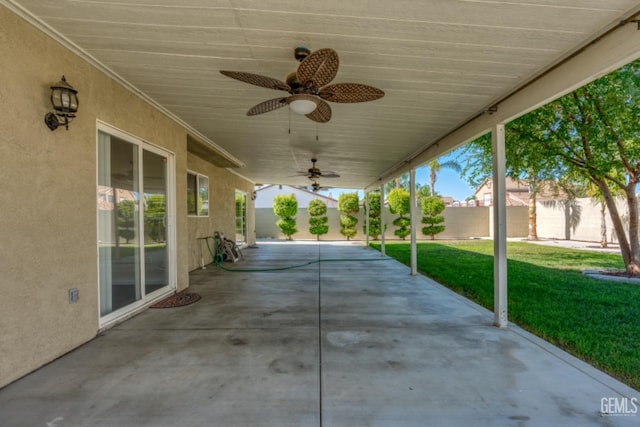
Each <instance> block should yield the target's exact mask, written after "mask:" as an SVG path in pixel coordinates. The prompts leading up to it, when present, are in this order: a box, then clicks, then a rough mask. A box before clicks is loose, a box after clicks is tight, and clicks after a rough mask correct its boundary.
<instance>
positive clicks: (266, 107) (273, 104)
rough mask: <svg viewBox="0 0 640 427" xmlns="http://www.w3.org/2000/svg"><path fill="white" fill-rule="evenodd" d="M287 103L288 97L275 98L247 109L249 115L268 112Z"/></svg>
mask: <svg viewBox="0 0 640 427" xmlns="http://www.w3.org/2000/svg"><path fill="white" fill-rule="evenodd" d="M287 105H288V104H287V98H273V99H270V100H268V101H264V102H261V103H260V104H257V105H254V106H253V107H251V109H250V110H249V111H247V116H256V115H258V114H264V113H268V112H269V111H273V110H277V109H278V108H282V107H286V106H287Z"/></svg>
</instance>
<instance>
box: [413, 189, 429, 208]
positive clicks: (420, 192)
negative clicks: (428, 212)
mask: <svg viewBox="0 0 640 427" xmlns="http://www.w3.org/2000/svg"><path fill="white" fill-rule="evenodd" d="M429 196H431V189H430V188H429V186H428V185H420V184H416V206H417V207H420V206H421V204H422V199H424V198H425V197H429Z"/></svg>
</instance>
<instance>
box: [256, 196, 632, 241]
mask: <svg viewBox="0 0 640 427" xmlns="http://www.w3.org/2000/svg"><path fill="white" fill-rule="evenodd" d="M536 208H537V231H538V237H539V238H541V239H561V240H582V241H587V242H599V241H600V235H601V213H600V206H598V205H597V204H595V203H594V202H593V201H592V200H591V199H590V198H587V197H585V198H580V199H574V200H552V201H544V202H539V203H538V204H537V206H536ZM618 209H619V211H620V212H621V214H622V219H623V221H624V222H628V220H629V219H628V218H629V213H628V209H627V207H626V205H625V204H624V203H623V202H620V201H619V202H618ZM327 216H328V218H329V234H325V235H323V236H321V237H320V238H321V239H322V240H345V237H344V236H343V235H341V234H340V212H338V210H337V209H336V208H329V209H328V210H327ZM356 216H357V217H358V234H356V236H355V238H354V239H355V240H363V239H364V237H365V234H364V230H363V225H364V213H363V212H362V211H361V212H359V213H358V214H357V215H356ZM443 216H444V218H445V222H444V224H445V227H446V229H445V231H444V232H442V233H440V234H438V235H437V236H436V238H437V239H470V238H474V237H492V236H493V225H492V224H493V209H492V208H491V207H486V206H480V207H448V208H446V209H445V210H444V212H443ZM395 217H396V215H391V214H390V213H389V210H388V209H386V211H385V223H386V225H387V231H386V233H385V239H398V238H397V237H396V236H395V235H394V234H393V231H394V230H395V227H394V226H393V224H392V222H393V220H394V218H395ZM420 217H421V215H420ZM296 219H297V228H298V230H299V231H298V233H296V234H295V235H294V236H293V238H294V239H298V240H306V239H314V240H315V238H316V237H315V236H313V235H311V234H310V233H309V214H308V213H307V211H306V209H300V210H299V211H298V216H297V217H296ZM277 220H278V218H276V216H275V215H274V214H273V210H272V209H271V208H260V209H256V237H257V238H263V239H264V238H271V239H283V238H284V236H283V235H282V233H281V232H280V230H279V229H278V227H277V226H276V221H277ZM605 224H606V229H607V241H608V242H609V243H617V238H616V234H615V232H614V230H613V226H612V224H611V219H610V217H609V214H608V212H607V213H606V216H605ZM421 228H422V224H419V226H418V239H429V238H430V237H429V236H424V235H423V234H422V233H421V232H420V229H421ZM527 235H528V208H527V207H526V206H508V207H507V237H515V238H517V237H522V238H525V237H527Z"/></svg>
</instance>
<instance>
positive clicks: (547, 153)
mask: <svg viewBox="0 0 640 427" xmlns="http://www.w3.org/2000/svg"><path fill="white" fill-rule="evenodd" d="M639 137H640V60H637V61H634V62H632V63H630V64H627V65H625V66H624V67H622V68H620V69H619V70H617V71H614V72H612V73H610V74H609V75H607V76H604V77H602V78H600V79H598V80H596V81H594V82H592V83H590V84H588V85H586V86H583V87H581V88H579V89H576V90H575V91H573V92H571V93H569V94H567V95H565V96H563V97H561V98H559V99H557V100H556V101H553V102H551V103H549V104H547V105H545V106H542V107H540V108H538V109H537V110H535V111H532V112H530V113H528V114H527V115H525V116H522V117H520V118H519V119H517V120H514V121H513V122H512V123H510V124H509V125H508V126H507V133H506V157H507V175H509V176H512V177H519V178H527V179H529V180H531V181H534V182H535V181H539V180H541V179H547V178H555V179H556V180H559V181H564V182H569V183H571V181H583V182H584V181H586V182H591V183H593V184H594V185H595V186H596V187H597V188H598V190H599V191H600V193H601V195H602V197H603V199H604V201H605V203H606V205H607V208H608V210H609V214H610V216H611V220H612V223H613V227H614V229H615V232H616V236H617V238H618V241H619V243H620V250H621V253H622V258H623V260H624V262H625V265H626V267H627V271H628V272H629V273H632V274H640V241H639V238H638V200H637V195H636V191H637V185H638V182H639V181H640V141H639ZM490 147H491V144H490V140H489V138H488V136H484V137H482V138H480V139H478V140H476V141H474V142H473V143H471V144H470V145H469V148H468V149H467V151H466V154H467V157H468V158H469V159H470V163H469V164H468V165H467V167H466V174H465V175H467V176H468V177H469V179H470V182H472V183H473V182H474V181H475V180H477V179H478V178H479V177H481V176H482V175H483V174H487V172H488V171H490V170H491V169H490V166H489V165H490V162H491V157H490V156H491V148H490ZM474 162H475V165H474V164H473V163H474ZM485 176H486V175H485ZM532 191H534V195H535V189H533V190H532ZM616 192H619V193H622V194H624V196H623V198H624V201H625V204H626V207H627V212H619V208H618V206H617V205H616V203H615V194H616ZM623 215H625V216H626V221H625V220H623Z"/></svg>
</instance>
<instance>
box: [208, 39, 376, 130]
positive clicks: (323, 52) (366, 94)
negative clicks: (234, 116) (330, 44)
mask: <svg viewBox="0 0 640 427" xmlns="http://www.w3.org/2000/svg"><path fill="white" fill-rule="evenodd" d="M295 58H296V59H297V60H298V61H300V65H299V66H298V70H297V71H296V72H293V73H291V74H289V75H288V76H287V81H286V83H285V82H282V81H280V80H278V79H274V78H271V77H267V76H262V75H260V74H253V73H246V72H243V71H225V70H222V71H220V73H222V74H223V75H225V76H227V77H231V78H233V79H236V80H240V81H241V82H245V83H249V84H252V85H255V86H260V87H265V88H268V89H276V90H282V91H285V92H288V93H289V96H285V97H280V98H273V99H269V100H267V101H264V102H261V103H259V104H257V105H255V106H253V107H252V108H251V109H250V110H249V111H247V116H255V115H258V114H263V113H268V112H269V111H274V110H277V109H279V108H282V107H286V106H287V105H288V106H289V107H290V108H291V110H293V111H294V112H295V113H298V114H303V115H305V116H307V117H308V118H309V119H311V120H313V121H314V122H318V123H326V122H328V121H329V120H331V107H330V106H329V104H327V102H325V101H330V102H337V103H355V102H367V101H374V100H376V99H380V98H382V97H383V96H384V92H383V91H382V90H380V89H378V88H375V87H373V86H369V85H364V84H360V83H335V84H332V85H329V83H330V82H331V81H332V80H333V79H334V78H335V76H336V74H337V73H338V66H339V64H340V60H339V59H338V54H337V52H336V51H335V50H333V49H329V48H325V49H320V50H317V51H315V52H313V53H310V51H309V50H308V49H307V48H304V47H298V48H296V49H295Z"/></svg>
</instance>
